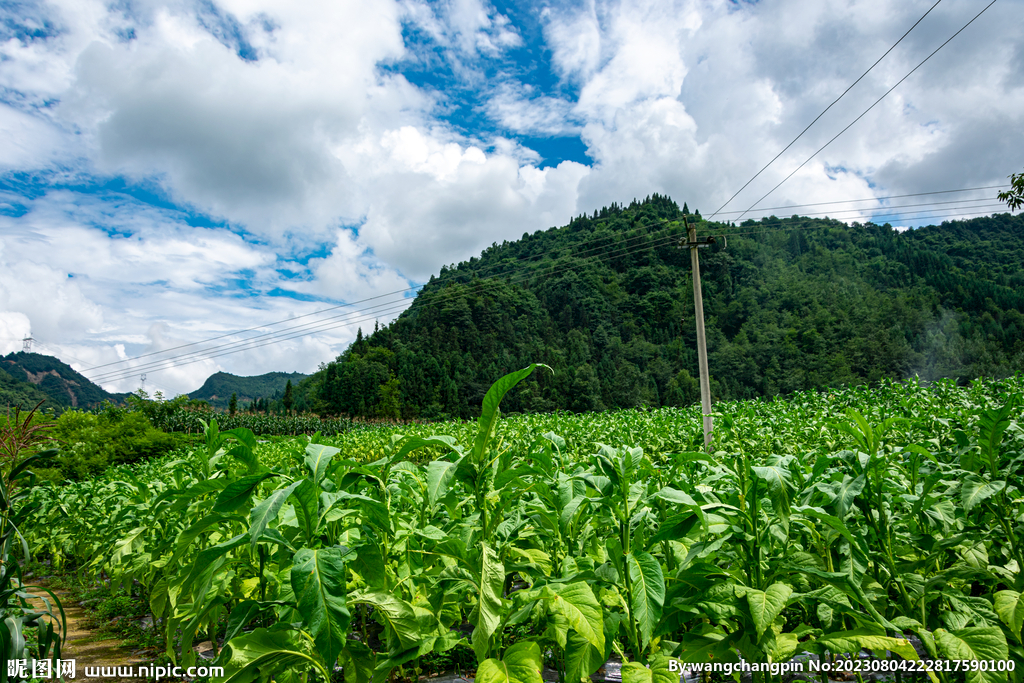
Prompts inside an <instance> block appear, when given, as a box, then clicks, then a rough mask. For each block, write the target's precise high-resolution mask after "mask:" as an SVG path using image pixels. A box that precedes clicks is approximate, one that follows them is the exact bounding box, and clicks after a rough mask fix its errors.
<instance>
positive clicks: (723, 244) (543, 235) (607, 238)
mask: <svg viewBox="0 0 1024 683" xmlns="http://www.w3.org/2000/svg"><path fill="white" fill-rule="evenodd" d="M684 209H685V207H684ZM681 215H682V212H681V211H680V209H679V207H678V205H677V204H676V203H675V202H673V201H672V200H671V199H669V198H667V197H661V196H657V195H654V196H652V197H649V198H648V199H647V200H645V201H643V202H634V203H633V204H632V205H630V206H628V207H620V206H615V205H613V206H611V207H608V208H605V209H603V210H602V211H600V212H596V213H595V214H594V215H593V216H581V217H579V218H577V219H575V220H573V221H572V222H570V224H569V225H567V226H565V227H562V228H557V229H550V230H547V231H538V232H536V233H534V234H532V235H531V234H524V235H523V237H522V239H520V240H518V241H516V242H512V243H504V244H500V245H498V244H495V245H493V246H492V247H490V248H489V249H487V250H485V251H484V252H483V254H482V255H481V256H480V257H479V258H473V259H470V261H469V262H468V263H461V264H459V265H458V266H453V267H450V268H442V270H441V273H440V274H439V276H437V277H434V278H432V279H431V280H430V282H429V284H428V285H427V286H426V287H425V288H424V289H423V290H422V292H421V293H420V294H419V296H418V297H417V299H416V301H415V302H414V303H413V305H412V306H411V307H410V309H409V310H407V311H406V312H405V313H403V314H402V315H401V316H400V317H399V318H398V319H397V320H396V321H394V322H393V323H392V324H391V325H389V326H387V327H384V328H381V329H379V330H376V331H374V332H373V333H372V334H370V335H367V336H363V335H362V334H360V335H359V337H358V338H357V340H356V341H355V342H354V343H353V344H352V345H351V347H350V348H349V349H348V350H346V351H345V352H344V353H343V354H341V355H340V356H339V357H338V358H337V359H336V360H335V361H333V362H331V363H328V364H326V365H325V366H323V367H321V370H320V371H319V372H318V373H317V374H316V375H313V376H312V377H310V378H309V379H307V380H306V382H304V387H303V389H306V390H308V391H309V392H310V394H311V396H312V399H313V401H314V404H315V405H317V407H318V408H319V409H320V410H321V411H324V412H329V413H341V414H349V415H363V416H376V417H397V416H402V417H437V416H441V415H453V416H459V417H469V416H471V415H473V414H475V411H477V410H478V408H479V405H480V400H481V398H482V397H483V394H484V392H485V390H486V388H487V387H488V386H489V385H490V382H491V381H493V379H494V378H495V377H499V376H501V375H502V374H504V373H506V372H509V371H511V370H513V369H516V368H520V367H523V366H525V365H527V364H528V363H530V362H543V363H547V364H549V365H550V366H551V367H552V368H554V371H555V372H554V374H553V375H550V374H547V375H546V373H538V375H539V377H538V378H537V379H535V380H531V382H530V383H529V384H527V385H526V386H525V388H523V389H521V390H519V391H517V392H516V394H515V395H514V396H510V397H508V399H506V402H507V404H506V409H507V410H520V411H521V410H553V409H568V410H573V411H585V410H599V409H604V408H624V407H632V406H638V405H649V406H662V405H681V404H686V403H689V402H692V401H695V400H697V399H698V386H697V382H696V380H695V379H694V378H695V377H696V376H697V352H696V334H695V324H694V318H693V293H692V282H691V274H690V258H689V252H688V251H687V250H686V249H681V248H679V247H678V246H677V242H678V238H679V237H680V236H682V235H684V234H685V228H684V227H683V226H682V224H681V223H680V222H679V221H680V219H681ZM709 234H710V235H719V236H721V235H726V237H727V239H724V240H723V239H722V238H721V237H719V238H718V239H717V243H716V244H715V245H714V246H713V247H711V248H708V249H702V250H701V251H700V257H701V274H702V284H703V289H704V307H705V309H704V310H705V317H706V321H707V339H708V349H709V365H710V373H711V378H712V379H711V386H712V393H713V394H714V396H715V398H716V399H727V398H746V397H755V396H770V395H775V394H780V393H788V392H792V391H796V390H800V389H808V388H815V387H829V386H836V385H843V384H847V383H862V382H869V381H873V380H877V379H880V378H882V377H889V378H905V377H911V376H914V375H918V376H920V377H921V378H922V379H925V380H932V379H936V378H940V377H955V378H958V379H961V380H962V379H966V378H973V377H977V376H980V375H987V376H992V375H995V376H1002V375H1009V374H1012V373H1014V372H1016V371H1021V370H1024V294H1022V292H1024V271H1022V269H1021V263H1024V218H1022V217H1021V216H1011V215H1009V214H1002V215H996V216H993V217H990V218H977V219H973V220H968V221H957V222H950V223H943V224H942V225H939V226H931V227H926V228H921V229H917V230H912V231H906V232H898V231H896V230H894V229H893V228H891V227H890V226H889V225H888V224H886V225H881V226H880V225H875V224H870V223H869V224H866V225H859V224H854V225H852V226H851V225H847V224H845V223H842V222H839V221H836V220H830V219H827V218H825V219H816V218H803V217H799V216H794V217H792V218H785V219H780V218H775V217H771V218H766V219H764V220H762V221H759V222H755V221H746V222H745V223H743V224H741V225H730V224H728V223H725V224H720V223H705V222H701V223H699V227H698V235H700V236H706V235H709Z"/></svg>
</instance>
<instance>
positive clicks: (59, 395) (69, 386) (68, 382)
mask: <svg viewBox="0 0 1024 683" xmlns="http://www.w3.org/2000/svg"><path fill="white" fill-rule="evenodd" d="M0 370H2V371H3V372H4V373H5V374H6V375H7V376H8V377H10V379H11V380H13V381H14V382H15V383H16V384H11V383H10V382H9V381H5V383H4V387H5V389H6V391H5V392H4V396H3V397H2V398H0V400H5V401H6V402H8V403H11V404H12V405H14V404H17V405H22V407H25V405H23V404H24V402H25V401H33V400H35V399H37V398H39V397H40V396H42V395H45V396H46V397H47V399H48V400H47V402H46V403H44V404H43V408H54V409H57V410H58V411H60V410H62V409H66V408H81V409H89V408H95V407H96V406H98V405H99V404H101V403H102V402H103V401H114V402H117V401H121V400H123V399H124V398H125V396H127V395H128V394H112V393H110V392H109V391H105V390H104V389H103V388H101V387H100V386H98V385H96V384H94V383H93V382H92V381H90V380H89V378H87V377H85V376H84V375H82V374H81V373H79V372H78V371H76V370H74V369H72V367H71V366H70V365H68V364H67V363H65V362H64V361H62V360H60V359H59V358H55V357H53V356H44V355H43V354H40V353H31V352H25V351H18V352H15V353H9V354H7V355H6V356H4V357H3V358H0ZM4 379H5V380H6V378H4ZM22 385H28V386H22ZM8 392H11V393H10V396H7V393H8ZM16 396H17V397H16ZM35 403H38V400H35ZM35 403H33V405H35Z"/></svg>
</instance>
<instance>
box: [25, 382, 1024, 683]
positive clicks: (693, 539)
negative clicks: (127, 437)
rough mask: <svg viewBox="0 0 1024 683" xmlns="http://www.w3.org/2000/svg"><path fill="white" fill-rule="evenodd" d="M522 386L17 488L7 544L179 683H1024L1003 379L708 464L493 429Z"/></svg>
mask: <svg viewBox="0 0 1024 683" xmlns="http://www.w3.org/2000/svg"><path fill="white" fill-rule="evenodd" d="M531 372H547V369H546V368H544V367H536V366H530V367H528V368H526V369H524V370H522V371H519V372H517V373H513V374H511V375H507V376H505V377H503V378H501V379H499V380H498V381H497V382H496V383H495V384H494V386H493V387H492V388H491V390H490V391H489V392H488V394H487V396H486V398H485V399H484V402H483V405H482V407H481V414H480V418H479V421H477V422H467V423H457V422H452V423H442V424H433V425H406V426H387V427H385V426H382V427H380V428H376V429H361V430H358V431H353V432H346V433H342V434H339V435H336V436H333V437H322V436H319V435H316V436H313V437H296V438H295V439H293V440H291V441H284V442H277V443H273V444H269V443H260V442H259V441H258V440H257V438H256V437H254V436H253V434H252V433H251V432H250V431H248V430H246V429H242V428H239V429H234V430H230V431H219V430H218V429H217V426H216V424H215V423H211V424H210V425H209V428H208V429H207V430H206V441H205V447H203V448H199V449H196V450H194V451H193V452H191V453H190V454H189V455H188V457H179V458H176V459H169V458H168V459H162V460H153V461H149V462H145V463H140V464H137V465H135V466H132V467H115V468H111V469H110V470H108V471H107V472H106V473H105V474H104V475H103V476H101V477H99V478H96V479H92V480H88V481H81V482H77V483H73V484H72V483H67V484H64V485H54V484H41V485H38V486H36V487H34V488H33V489H31V491H30V493H29V496H28V497H29V501H30V505H31V506H34V507H33V509H34V511H33V513H32V515H31V516H30V517H29V518H28V519H27V520H25V521H24V522H23V524H22V527H21V531H22V533H23V534H24V536H25V538H26V539H27V540H28V543H29V545H30V551H31V553H32V554H33V555H35V556H36V557H37V558H42V559H46V560H48V561H49V562H51V563H52V565H54V566H55V567H58V568H59V567H60V566H68V567H78V570H79V572H81V573H82V574H83V575H85V576H88V577H91V578H93V579H95V580H102V579H107V580H110V581H112V582H113V583H115V584H123V585H125V586H128V587H133V586H134V589H135V590H136V591H142V592H143V594H144V595H146V596H148V600H149V605H150V608H151V611H152V615H153V617H154V620H155V624H156V627H157V628H159V629H161V630H162V632H163V633H164V634H165V636H166V645H167V653H168V655H169V656H170V657H172V658H173V659H174V660H175V661H176V662H178V663H181V664H182V665H189V664H190V663H192V662H194V661H195V657H196V655H195V653H194V651H193V645H194V644H195V643H197V642H199V641H200V640H212V641H213V643H214V644H215V647H216V650H217V652H216V663H217V664H218V665H222V666H224V667H225V676H224V678H223V679H222V680H227V681H232V682H233V683H243V682H248V681H257V680H259V681H265V680H270V679H272V680H275V681H280V682H292V681H295V682H297V681H303V682H306V681H315V680H345V681H348V682H351V683H368V682H370V681H385V680H395V679H396V678H399V677H407V676H409V675H410V671H412V667H414V666H415V665H416V662H417V661H419V660H421V659H423V658H426V657H429V656H435V655H437V654H438V653H443V652H446V651H451V650H452V649H453V648H456V647H462V648H464V649H466V648H468V649H471V652H472V655H471V656H472V657H473V659H474V660H475V661H474V662H473V664H472V667H471V668H473V669H475V675H476V680H477V681H479V682H480V683H505V682H509V683H527V682H530V683H539V682H540V680H541V678H540V672H541V669H542V667H543V666H548V667H551V668H553V669H555V670H556V671H558V672H559V674H560V676H561V679H562V680H564V681H569V682H576V681H580V680H581V679H582V678H585V677H587V676H589V675H590V674H591V673H593V672H594V671H596V670H597V669H598V668H599V667H600V666H602V665H603V664H604V663H605V662H606V660H608V658H609V657H611V656H618V657H620V658H621V659H622V661H623V662H624V664H623V668H622V675H623V680H624V681H625V682H626V683H647V682H650V683H654V682H655V681H657V682H658V683H668V682H669V681H678V680H679V674H678V673H673V672H670V671H669V668H668V667H669V661H670V660H673V659H674V660H677V661H681V662H711V661H717V662H736V661H738V660H739V658H742V659H743V660H745V661H748V662H782V661H787V660H789V659H790V658H791V657H793V656H794V655H795V654H797V653H802V652H809V653H812V655H814V656H821V657H822V658H823V659H835V658H837V657H844V656H850V654H851V653H857V652H859V651H860V650H862V649H866V650H868V651H871V652H874V653H875V654H876V656H881V657H892V658H894V659H896V660H899V659H901V658H902V659H906V660H916V659H918V657H919V655H918V654H917V652H916V651H915V649H914V647H912V645H911V643H910V642H909V641H908V640H907V639H906V638H907V637H908V636H910V635H914V636H916V637H917V638H919V639H920V642H921V644H922V645H923V647H924V648H925V650H926V651H927V654H928V657H929V658H930V659H947V660H963V661H965V662H968V663H969V662H972V661H973V662H976V664H975V665H973V666H971V665H969V664H965V665H964V668H965V669H966V673H962V672H961V673H952V672H946V671H938V672H933V673H927V674H926V673H918V674H914V676H916V678H917V680H924V679H926V678H930V679H931V680H933V681H936V683H938V682H940V681H941V682H943V683H946V682H952V681H957V680H965V679H966V681H968V682H970V683H990V682H991V683H995V682H996V681H1007V680H1012V681H1020V680H1022V677H1024V676H1022V674H1024V647H1022V640H1021V639H1022V635H1021V629H1022V625H1024V596H1022V592H1024V574H1022V567H1024V516H1022V515H1024V481H1022V478H1021V475H1022V462H1024V430H1022V427H1021V424H1020V417H1021V414H1022V413H1024V410H1022V406H1024V402H1022V399H1021V396H1022V391H1024V379H1022V378H1019V377H1018V378H1017V379H1010V380H1003V381H991V380H982V381H977V382H974V383H973V384H972V385H971V386H970V387H957V386H955V385H954V384H952V383H942V382H939V383H936V384H933V385H930V386H928V387H921V386H918V385H917V384H915V383H914V382H907V383H894V382H891V383H883V384H882V385H880V386H876V387H871V388H867V387H859V388H848V389H841V390H834V391H831V392H828V393H814V392H806V393H798V394H794V395H792V396H791V397H789V398H788V399H786V400H778V401H774V402H762V401H743V402H728V403H719V404H716V408H715V409H716V418H715V432H714V436H713V441H712V444H711V447H710V448H709V449H708V450H707V451H705V450H704V449H703V448H702V446H703V436H702V434H701V433H700V423H701V421H700V415H699V406H694V407H692V408H690V409H672V408H662V409H657V410H649V411H644V410H630V411H620V412H608V413H590V414H581V415H573V414H538V415H514V416H507V417H502V416H500V410H499V403H500V401H501V399H502V397H503V396H504V395H505V394H506V392H508V391H510V390H513V389H514V386H515V385H516V384H517V383H518V382H519V381H521V380H522V379H524V378H525V377H526V376H528V375H529V374H530V373H531ZM886 653H891V654H886ZM989 662H995V663H999V664H1000V667H1001V668H1003V669H1005V668H1009V667H1013V668H1014V670H1013V671H1012V672H1007V671H1005V670H995V669H996V666H995V664H991V665H990V664H989ZM339 667H340V670H339ZM984 669H988V670H984ZM910 677H911V674H906V673H904V674H900V675H897V678H907V679H908V680H909V678H910ZM769 678H771V677H770V676H769V675H768V674H765V673H754V681H755V683H761V682H762V681H766V680H768V679H769Z"/></svg>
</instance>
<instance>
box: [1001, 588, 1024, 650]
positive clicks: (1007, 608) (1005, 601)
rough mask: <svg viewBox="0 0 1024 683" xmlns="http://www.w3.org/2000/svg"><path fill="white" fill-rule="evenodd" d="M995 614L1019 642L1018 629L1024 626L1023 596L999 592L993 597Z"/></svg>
mask: <svg viewBox="0 0 1024 683" xmlns="http://www.w3.org/2000/svg"><path fill="white" fill-rule="evenodd" d="M994 603H995V609H996V614H998V615H999V618H1000V619H1002V620H1003V623H1004V624H1006V627H1007V628H1008V629H1010V633H1012V634H1013V637H1014V638H1016V639H1017V642H1018V643H1019V642H1020V629H1021V626H1024V596H1022V595H1021V594H1020V593H1018V592H1017V591H999V592H998V593H996V596H995V600H994Z"/></svg>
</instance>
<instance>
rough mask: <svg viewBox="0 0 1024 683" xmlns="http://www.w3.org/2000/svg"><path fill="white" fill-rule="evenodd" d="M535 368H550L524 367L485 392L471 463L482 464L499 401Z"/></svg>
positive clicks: (495, 422) (539, 366) (492, 430)
mask: <svg viewBox="0 0 1024 683" xmlns="http://www.w3.org/2000/svg"><path fill="white" fill-rule="evenodd" d="M536 368H547V369H548V370H550V369H551V368H550V367H548V366H547V365H543V364H541V363H531V364H530V365H529V367H525V368H523V369H522V370H517V371H516V372H510V373H509V374H507V375H505V376H504V377H502V378H501V379H499V380H498V381H497V382H495V383H494V384H492V385H491V388H490V389H488V390H487V394H485V395H484V401H483V405H482V406H481V409H480V420H479V422H478V425H479V427H478V429H477V434H476V439H475V440H474V441H473V462H474V463H476V464H477V465H481V464H483V462H484V454H485V452H486V451H487V444H488V443H489V442H490V440H491V435H492V434H493V433H494V426H495V425H496V424H497V423H498V417H499V416H500V415H501V410H500V409H499V408H498V406H499V404H500V403H501V399H502V398H504V397H505V394H507V393H508V392H509V391H510V390H511V389H512V387H514V386H515V385H517V384H519V383H520V382H521V381H523V380H524V379H526V378H527V377H529V376H530V374H531V373H532V372H533V371H534V370H535V369H536Z"/></svg>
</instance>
